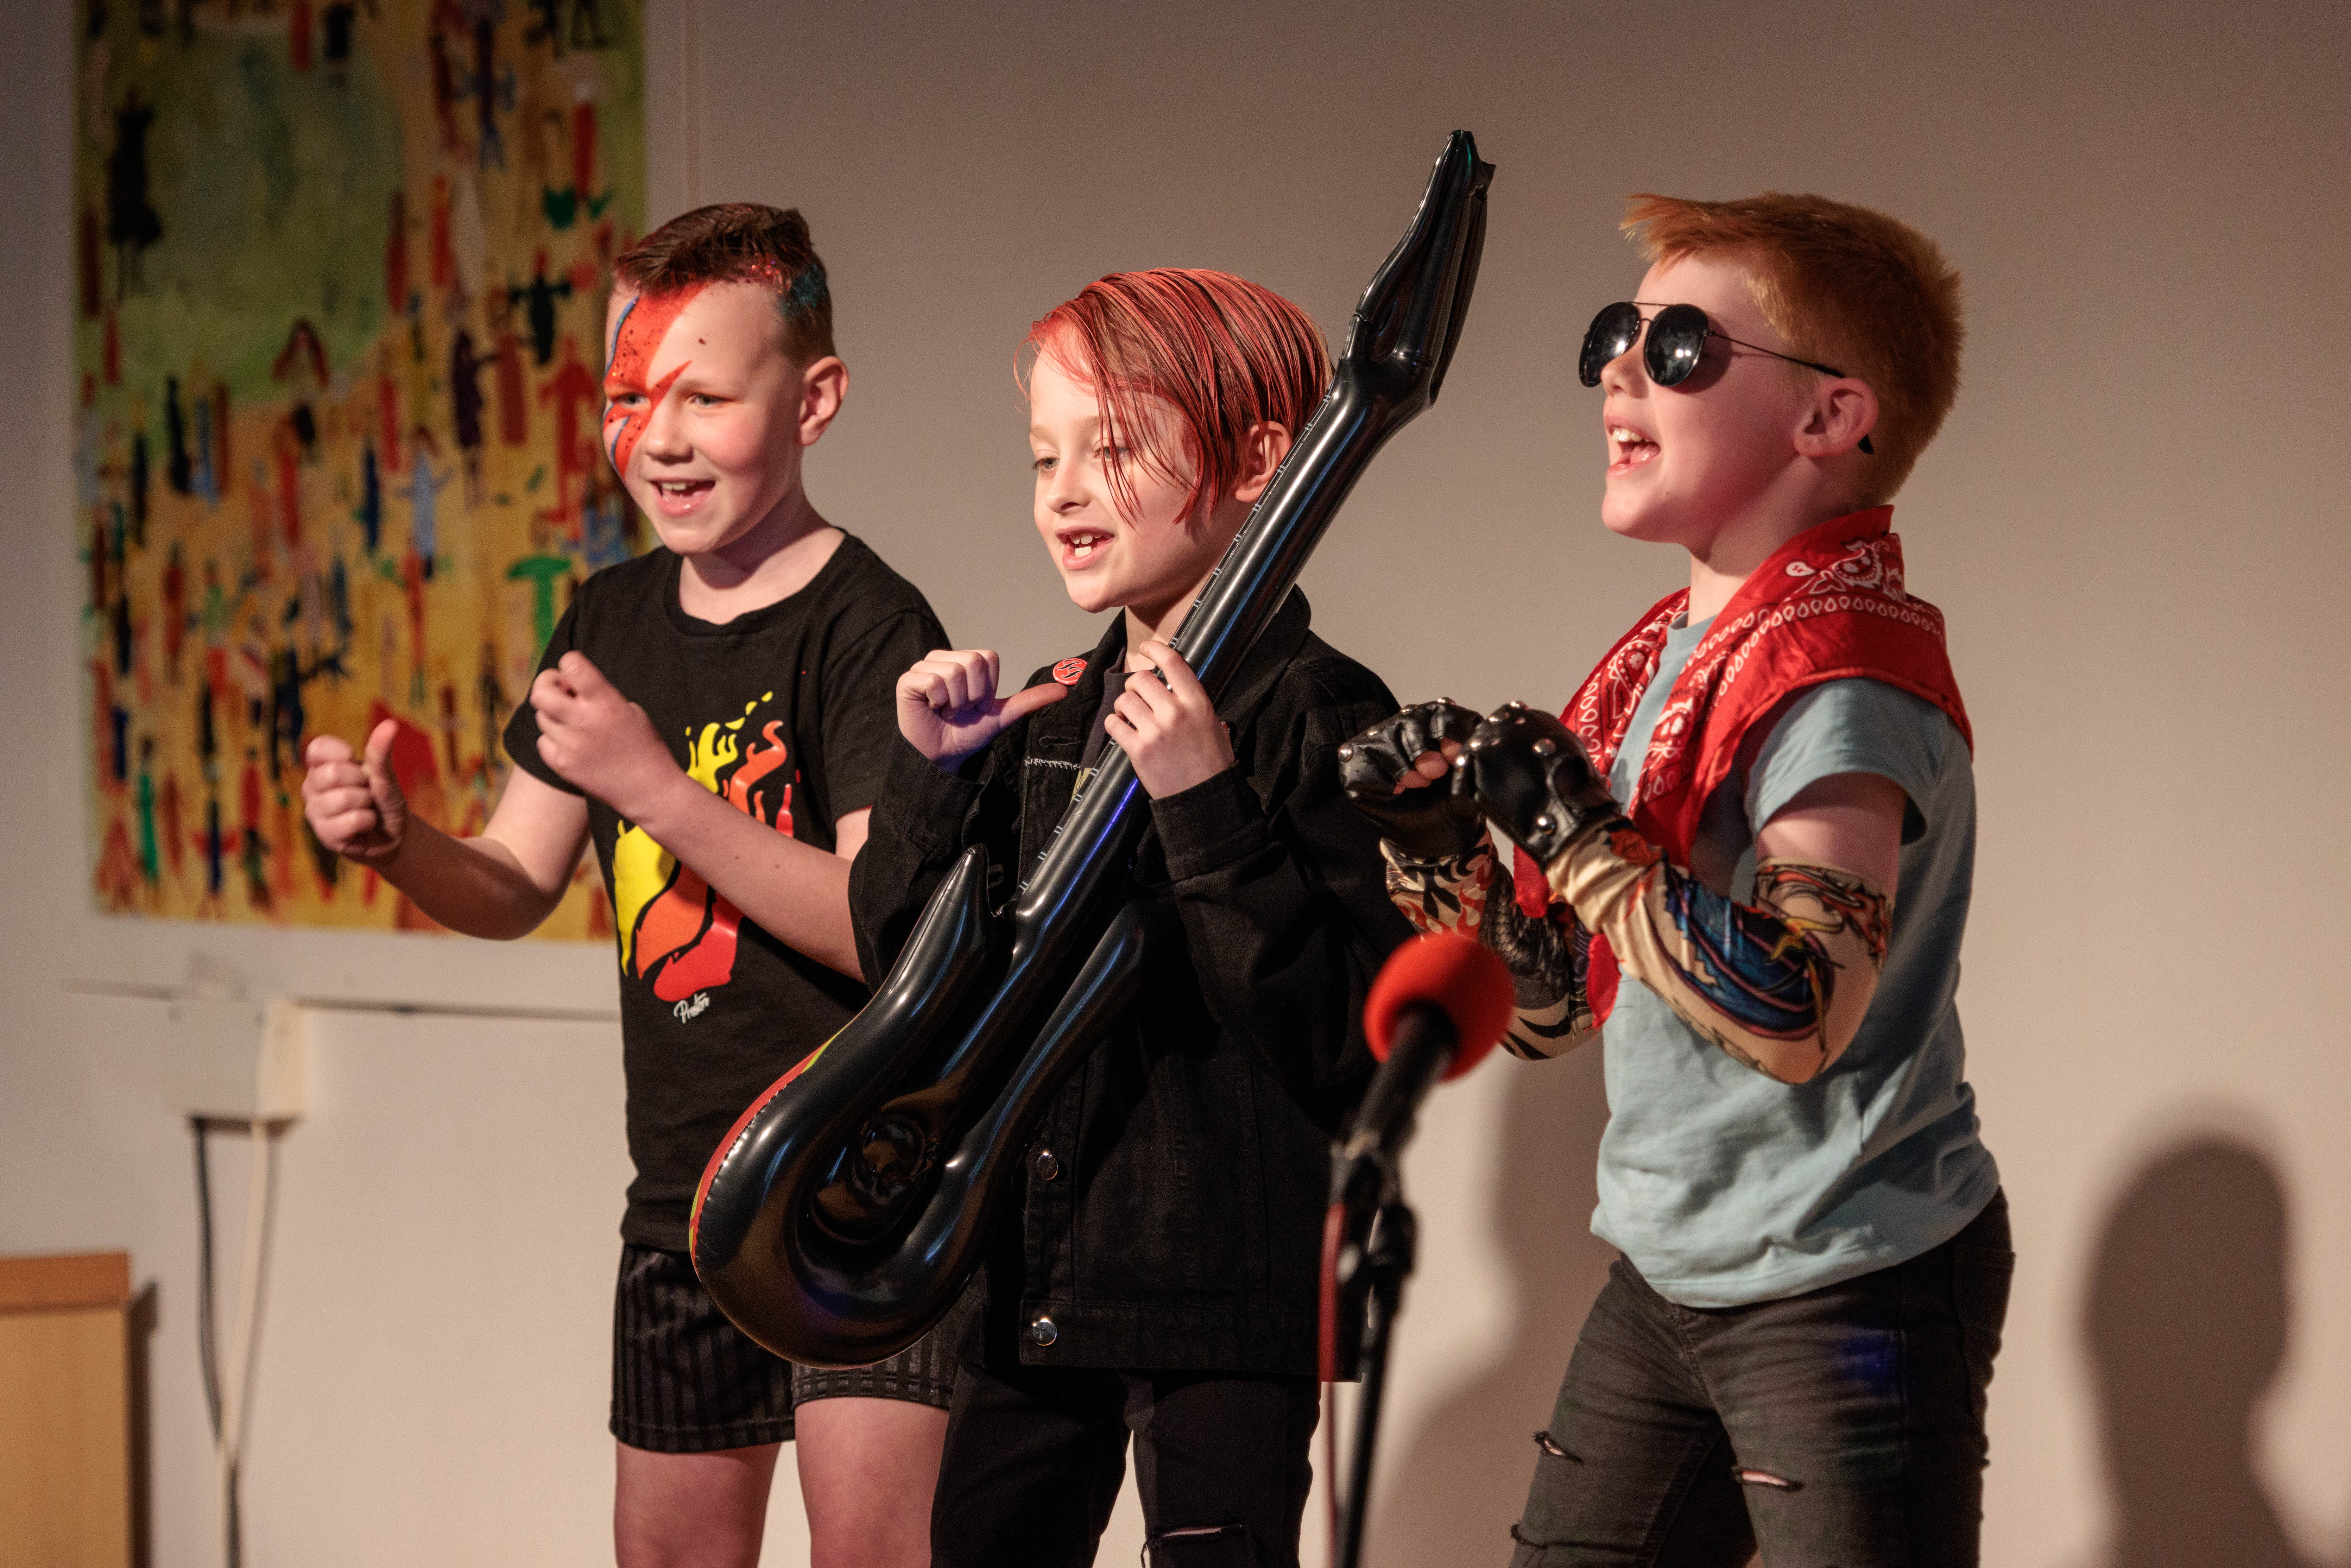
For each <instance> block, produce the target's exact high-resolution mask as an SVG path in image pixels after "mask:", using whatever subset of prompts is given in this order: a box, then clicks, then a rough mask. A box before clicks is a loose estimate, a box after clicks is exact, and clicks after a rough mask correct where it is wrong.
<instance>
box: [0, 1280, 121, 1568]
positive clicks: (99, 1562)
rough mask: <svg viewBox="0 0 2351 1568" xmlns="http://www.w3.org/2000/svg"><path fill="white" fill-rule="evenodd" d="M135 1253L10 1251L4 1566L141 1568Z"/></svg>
mask: <svg viewBox="0 0 2351 1568" xmlns="http://www.w3.org/2000/svg"><path fill="white" fill-rule="evenodd" d="M139 1315H140V1314H139V1313H138V1312H137V1304H136V1303H134V1301H132V1299H131V1257H130V1254H128V1253H125V1252H90V1253H80V1254H76V1255H72V1256H67V1257H53V1258H0V1568H131V1565H132V1563H134V1561H136V1560H137V1557H138V1555H139V1554H138V1553H137V1552H136V1545H137V1541H136V1532H135V1531H134V1529H133V1509H134V1506H135V1503H136V1498H135V1496H134V1493H135V1490H136V1489H135V1487H134V1480H135V1479H136V1478H135V1476H134V1466H135V1461H136V1458H137V1452H136V1450H135V1448H134V1442H133V1438H134V1425H133V1420H132V1414H133V1406H134V1402H137V1403H143V1401H142V1400H140V1398H139V1396H140V1395H141V1389H140V1388H139V1386H138V1377H137V1375H136V1374H137V1370H138V1368H139V1366H140V1365H141V1349H142V1347H141V1345H139V1344H138V1343H134V1339H133V1336H134V1334H135V1333H140V1332H141V1329H140V1326H139V1325H138V1324H137V1323H136V1322H134V1319H135V1318H136V1317H137V1316H139Z"/></svg>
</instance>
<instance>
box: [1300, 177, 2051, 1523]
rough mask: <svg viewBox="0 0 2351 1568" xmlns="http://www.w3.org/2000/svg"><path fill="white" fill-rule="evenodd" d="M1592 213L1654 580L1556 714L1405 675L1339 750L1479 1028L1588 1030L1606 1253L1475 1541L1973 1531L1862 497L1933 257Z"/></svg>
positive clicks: (1773, 221) (1937, 321) (1610, 405)
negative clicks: (1527, 1453) (1493, 704)
mask: <svg viewBox="0 0 2351 1568" xmlns="http://www.w3.org/2000/svg"><path fill="white" fill-rule="evenodd" d="M1625 228H1626V229H1627V231H1628V232H1629V233H1631V234H1632V235H1634V236H1635V238H1636V239H1637V240H1638V241H1639V243H1640V246H1641V248H1642V250H1643V252H1644V254H1645V256H1646V260H1647V261H1648V262H1649V263H1650V267H1649V269H1648V273H1647V275H1646V277H1643V278H1642V280H1641V282H1640V285H1639V287H1638V291H1637V294H1636V297H1635V298H1633V299H1630V300H1626V301H1624V302H1621V303H1619V304H1615V305H1611V306H1609V307H1607V308H1605V309H1604V310H1602V311H1601V312H1600V314H1599V315H1598V317H1597V318H1595V319H1594V320H1593V324H1592V328H1591V329H1590V331H1589V333H1588V334H1587V335H1586V337H1585V340H1584V345H1583V362H1582V372H1583V382H1584V383H1585V384H1586V385H1587V386H1592V387H1595V388H1598V389H1600V390H1601V391H1602V392H1603V394H1604V396H1603V400H1602V402H1601V408H1600V413H1601V425H1602V433H1603V435H1604V439H1605V440H1606V442H1607V444H1608V452H1609V458H1610V461H1609V465H1608V470H1607V490H1606V495H1605V497H1604V500H1603V501H1602V504H1601V513H1600V515H1601V520H1602V521H1603V522H1604V524H1605V525H1606V526H1607V527H1608V528H1609V529H1610V530H1612V531H1613V532H1614V533H1616V534H1619V535H1621V536H1624V537H1625V538H1635V539H1642V540H1646V541H1650V542H1655V543H1658V544H1666V545H1671V546H1673V547H1675V548H1677V549H1680V550H1681V551H1683V552H1684V554H1685V557H1686V559H1687V569H1688V573H1689V579H1688V580H1689V586H1688V587H1687V589H1686V590H1683V591H1677V592H1675V593H1673V594H1670V595H1668V596H1667V598H1666V599H1664V600H1663V601H1659V602H1658V603H1657V604H1656V605H1655V606H1653V607H1652V608H1651V609H1650V610H1649V611H1648V612H1646V614H1645V615H1643V616H1642V618H1641V619H1640V621H1639V622H1637V623H1636V624H1635V626H1634V628H1633V630H1632V631H1631V632H1627V633H1626V634H1625V637H1624V638H1623V639H1621V640H1620V641H1619V642H1618V643H1617V644H1616V646H1615V647H1614V650H1612V651H1611V652H1610V653H1609V654H1608V656H1607V657H1606V658H1605V659H1604V660H1603V661H1602V662H1601V664H1600V666H1599V667H1598V668H1597V669H1596V670H1594V671H1593V673H1592V674H1591V676H1590V677H1589V678H1588V679H1587V680H1586V681H1585V683H1584V684H1583V686H1582V687H1581V688H1580V689H1579V690H1578V692H1577V694H1576V695H1575V697H1574V699H1573V701H1572V702H1571V703H1570V704H1569V705H1568V707H1567V709H1566V711H1565V712H1564V713H1562V715H1561V716H1560V717H1559V718H1558V719H1556V720H1554V719H1552V718H1551V717H1550V716H1548V715H1546V714H1544V713H1541V712H1539V711H1537V710H1535V709H1532V708H1530V707H1526V706H1520V705H1517V704H1513V705H1512V706H1510V707H1507V708H1504V709H1501V710H1499V711H1498V712H1496V713H1495V714H1493V715H1491V716H1489V717H1487V718H1486V719H1485V720H1483V721H1482V722H1480V721H1479V719H1478V718H1477V716H1475V715H1473V714H1468V713H1465V712H1464V711H1463V710H1461V709H1459V708H1458V707H1455V706H1453V705H1451V704H1449V703H1442V702H1439V703H1427V704H1423V705H1420V706H1416V707H1413V708H1408V709H1406V710H1405V711H1404V712H1403V713H1400V714H1398V715H1396V716H1394V717H1393V718H1391V719H1389V720H1387V721H1385V722H1384V723H1383V724H1380V725H1378V726H1375V727H1373V728H1372V729H1370V730H1367V731H1366V732H1364V734H1362V735H1359V736H1357V737H1354V739H1353V741H1351V742H1350V744H1349V749H1348V757H1347V762H1346V769H1347V776H1348V790H1349V792H1350V794H1352V795H1353V796H1354V797H1355V798H1356V800H1357V802H1358V804H1359V805H1360V806H1361V807H1362V808H1363V809H1364V811H1365V812H1366V814H1368V815H1370V816H1372V817H1373V818H1374V819H1375V820H1376V821H1379V822H1380V824H1381V826H1382V831H1383V837H1384V843H1383V845H1382V849H1383V852H1384V856H1385V858H1386V860H1387V862H1388V865H1389V880H1390V888H1391V892H1392V893H1393V894H1394V895H1395V898H1396V900H1397V902H1398V904H1399V905H1400V906H1402V907H1403V908H1404V909H1405V911H1406V913H1407V914H1408V915H1410V916H1411V917H1412V918H1413V919H1414V920H1415V921H1416V923H1417V924H1419V925H1423V926H1424V927H1445V928H1451V929H1454V930H1459V931H1465V932H1469V933H1472V934H1474V935H1475V936H1478V937H1479V939H1480V940H1481V941H1483V942H1485V943H1486V944H1487V945H1488V946H1490V947H1492V948H1494V949H1495V950H1496V951H1497V952H1499V954H1500V955H1501V956H1503V958H1504V959H1505V961H1506V962H1507V963H1508V964H1509V965H1510V969H1511V971H1512V974H1513V977H1515V979H1516V980H1517V982H1518V993H1519V995H1518V999H1519V1004H1520V1006H1519V1015H1518V1019H1517V1021H1516V1023H1515V1025H1514V1027H1513V1029H1512V1030H1511V1033H1510V1037H1509V1040H1508V1044H1509V1047H1510V1050H1511V1051H1514V1052H1516V1053H1517V1054H1519V1055H1521V1056H1526V1057H1533V1058H1541V1057H1548V1056H1555V1055H1558V1054H1560V1053H1561V1052H1562V1051H1567V1050H1570V1049H1572V1048H1573V1047H1574V1046H1576V1045H1578V1044H1580V1043H1582V1042H1583V1041H1585V1040H1591V1039H1593V1037H1595V1036H1597V1037H1598V1038H1599V1039H1600V1040H1601V1049H1602V1050H1603V1051H1604V1053H1605V1055H1606V1058H1607V1088H1608V1103H1609V1112H1610V1120H1609V1124H1608V1129H1607V1132H1606V1133H1605V1134H1604V1136H1603V1138H1602V1140H1601V1146H1600V1172H1599V1182H1598V1186H1599V1197H1600V1201H1599V1207H1598V1210H1597V1212H1596V1213H1595V1214H1594V1215H1593V1222H1592V1228H1593V1231H1594V1232H1595V1233H1596V1234H1598V1235H1599V1236H1601V1237H1602V1238H1603V1239H1606V1240H1608V1241H1611V1242H1613V1243H1614V1244H1615V1246H1616V1247H1617V1248H1618V1249H1619V1250H1620V1251H1621V1252H1622V1253H1623V1254H1624V1257H1623V1259H1622V1260H1621V1261H1619V1262H1618V1264H1617V1265H1616V1266H1615V1268H1614V1270H1612V1271H1611V1273H1610V1277H1609V1281H1608V1283H1607V1285H1606V1287H1605V1288H1604V1290H1603V1291H1601V1293H1600V1297H1599V1299H1598V1301H1595V1302H1594V1303H1593V1308H1592V1311H1591V1313H1590V1315H1589V1316H1588V1317H1587V1318H1586V1320H1585V1322H1584V1325H1583V1333H1582V1337H1581V1338H1580V1340H1579V1342H1578V1343H1577V1346H1576V1350H1575V1354H1574V1357H1573V1360H1572V1361H1571V1363H1570V1364H1569V1366H1568V1370H1567V1374H1566V1377H1565V1380H1564V1382H1563V1383H1562V1386H1561V1388H1560V1391H1559V1398H1558V1403H1557V1406H1556V1409H1555V1411H1554V1413H1553V1416H1552V1423H1551V1425H1550V1427H1549V1428H1548V1429H1547V1430H1545V1431H1542V1432H1539V1433H1537V1434H1536V1435H1535V1441H1536V1445H1537V1450H1538V1451H1537V1457H1536V1460H1535V1475H1534V1480H1533V1483H1532V1485H1531V1488H1530V1490H1529V1494H1528V1499H1527V1506H1526V1511H1525V1514H1524V1516H1523V1517H1522V1518H1521V1519H1520V1522H1519V1524H1518V1525H1517V1526H1516V1527H1514V1528H1513V1530H1512V1531H1511V1533H1512V1536H1513V1537H1514V1539H1515V1541H1516V1542H1517V1548H1516V1552H1515V1555H1514V1556H1513V1558H1512V1562H1513V1563H1514V1564H1515V1565H1516V1568H1565V1565H1566V1564H1570V1563H1602V1562H1606V1563H1633V1562H1640V1563H1656V1564H1658V1565H1660V1568H1703V1565H1712V1564H1731V1563H1745V1562H1747V1561H1748V1560H1749V1558H1750V1555H1751V1554H1752V1553H1753V1552H1756V1551H1757V1550H1758V1549H1759V1548H1760V1550H1761V1554H1762V1559H1763V1561H1765V1562H1768V1563H1844V1564H1847V1565H1849V1568H1860V1565H1862V1564H1879V1563H1911V1564H1918V1565H1920V1568H1928V1565H1932V1568H1973V1564H1974V1563H1975V1562H1976V1559H1977V1537H1978V1531H1979V1528H1980V1521H1981V1497H1982V1486H1983V1466H1984V1462H1985V1457H1986V1453H1987V1449H1986V1446H1985V1441H1984V1409H1985V1389H1986V1385H1988V1384H1989V1382H1990V1381H1991V1363H1992V1357H1993V1355H1994V1353H1995V1352H1996V1351H1997V1350H1998V1348H1999V1344H2000V1334H2001V1322H2002V1319H2003V1316H2004V1313H2005V1311H2006V1301H2007V1294H2008V1281H2009V1275H2010V1271H2011V1269H2012V1267H2013V1261H2014V1260H2013V1255H2012V1253H2011V1249H2010V1243H2009V1228H2008V1216H2007V1203H2006V1200H2005V1198H2003V1197H2002V1196H2001V1188H2000V1175H1999V1171H1998V1168H1997V1167H1996V1166H1995V1165H1994V1164H1993V1161H1992V1157H1991V1154H1990V1153H1989V1152H1988V1151H1987V1150H1986V1149H1985V1147H1984V1145H1983V1141H1982V1138H1981V1136H1980V1128H1979V1125H1978V1122H1977V1117H1976V1108H1975V1095H1974V1092H1973V1091H1972V1090H1971V1089H1970V1087H1969V1085H1968V1083H1967V1081H1966V1072H1965V1066H1966V1052H1965V1047H1964V1043H1963V1041H1962V1039H1961V1035H1960V1030H1959V1013H1958V1010H1957V1008H1956V1006H1955V1004H1954V1000H1953V998H1954V995H1955V992H1956V989H1957V987H1958V982H1959V943H1960V938H1961V936H1962V935H1963V933H1964V931H1965V928H1966V923H1967V913H1968V904H1969V893H1970V878H1971V874H1972V866H1973V856H1974V846H1975V795H1974V785H1973V781H1972V772H1971V766H1970V745H1971V740H1970V730H1969V727H1968V720H1967V712H1966V709H1965V706H1963V705H1962V703H1961V702H1960V700H1959V687H1958V685H1957V682H1956V681H1955V679H1954V677H1953V675H1952V673H1951V667H1950V663H1949V658H1948V657H1947V656H1946V653H1945V651H1944V632H1943V619H1942V616H1941V614H1940V612H1938V611H1937V610H1936V609H1935V608H1934V606H1932V605H1931V604H1928V603H1927V602H1926V601H1923V600H1919V599H1917V598H1914V597H1912V596H1911V595H1910V593H1909V592H1908V591H1907V587H1906V584H1905V580H1904V573H1903V565H1902V551H1901V542H1900V540H1899V539H1898V538H1896V536H1895V535H1893V534H1892V533H1891V532H1889V531H1888V524H1889V520H1890V515H1891V512H1892V507H1890V506H1889V505H1888V504H1887V503H1889V502H1890V501H1891V500H1892V498H1893V497H1894V494H1895V492H1896V490H1897V489H1898V488H1899V487H1900V486H1901V484H1902V482H1903V480H1904V479H1905V478H1906V477H1907V475H1908V473H1909V470H1910V466H1911V465H1912V464H1913V463H1914V462H1915V461H1916V460H1917V456H1918V455H1919V453H1920V452H1921V451H1922V450H1923V449H1924V448H1925V447H1926V445H1927V444H1928V442H1929V441H1931V440H1932V439H1933V438H1934V435H1935V433H1936V430H1937V428H1938V426H1939V425H1940V424H1941V423H1942V421H1943V418H1944V415H1945V414H1946V413H1948V412H1949V409H1950V407H1951V404H1952V402H1953V400H1954V399H1955V397H1956V396H1957V392H1958V387H1959V342H1960V336H1961V327H1960V316H1959V277H1958V275H1957V274H1956V273H1955V272H1953V271H1952V270H1951V268H1950V267H1949V265H1948V264H1947V263H1946V262H1945V261H1944V260H1943V257H1942V256H1941V254H1940V253H1939V252H1938V250H1937V249H1936V247H1935V246H1934V245H1933V244H1932V242H1930V241H1928V239H1927V238H1926V237H1925V236H1924V235H1919V234H1918V233H1917V232H1916V231H1915V230H1912V229H1910V228H1908V227H1907V226H1906V225H1902V224H1900V223H1897V222H1896V221H1895V220H1894V219H1892V218H1889V217H1887V216H1886V215H1885V214H1881V213H1876V212H1871V211H1869V210H1867V209H1865V208H1861V207H1855V206H1849V205H1846V204H1842V203H1837V202H1831V201H1826V200H1824V199H1823V198H1820V197H1816V196H1790V195H1780V194H1765V195H1761V196H1758V197H1753V198H1750V199H1748V200H1744V201H1732V202H1693V201H1681V200H1675V199H1670V198H1667V197H1662V196H1646V197H1635V204H1634V206H1633V209H1632V211H1631V213H1630V214H1628V216H1627V218H1626V221H1625ZM1489 822H1491V823H1493V824H1494V825H1495V826H1496V827H1498V828H1499V829H1500V830H1501V831H1502V833H1503V834H1504V835H1505V836H1507V837H1508V838H1509V840H1510V841H1511V842H1512V843H1513V844H1514V845H1516V846H1517V850H1516V863H1515V869H1511V868H1510V867H1505V866H1504V865H1503V864H1501V862H1499V860H1498V859H1497V857H1496V855H1495V853H1494V852H1493V848H1492V846H1491V844H1490V843H1489V840H1488V837H1487V824H1488V823H1489ZM1496 1544H1497V1545H1498V1546H1499V1542H1497V1543H1496Z"/></svg>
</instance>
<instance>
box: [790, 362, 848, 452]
mask: <svg viewBox="0 0 2351 1568" xmlns="http://www.w3.org/2000/svg"><path fill="white" fill-rule="evenodd" d="M848 396H849V367H848V366H847V365H845V364H843V363H841V358H840V356H839V355H836V354H827V355H826V356H825V357H824V358H822V359H820V360H818V361H814V362H812V363H811V364H810V366H809V368H808V369H806V370H804V371H801V372H800V444H801V445H802V446H814V445H815V444H817V441H818V439H819V438H820V437H821V436H822V435H823V434H824V433H825V431H826V429H827V428H829V427H830V426H831V423H832V421H833V416H834V415H836V414H838V413H840V412H841V403H842V402H843V401H845V400H846V399H847V398H848Z"/></svg>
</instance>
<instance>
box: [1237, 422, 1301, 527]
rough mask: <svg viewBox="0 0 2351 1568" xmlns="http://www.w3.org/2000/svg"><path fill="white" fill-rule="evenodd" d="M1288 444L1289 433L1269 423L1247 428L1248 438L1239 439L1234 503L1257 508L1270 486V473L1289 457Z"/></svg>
mask: <svg viewBox="0 0 2351 1568" xmlns="http://www.w3.org/2000/svg"><path fill="white" fill-rule="evenodd" d="M1241 452H1242V461H1241V474H1240V482H1239V483H1238V484H1237V485H1235V486H1233V499H1234V500H1236V501H1241V502H1246V503H1247V504H1249V505H1250V506H1255V505H1256V504H1257V500H1258V497H1260V496H1262V495H1264V494H1265V487H1266V486H1268V485H1270V484H1272V483H1273V474H1274V470H1275V469H1277V468H1279V467H1280V466H1281V460H1282V459H1283V458H1285V457H1287V456H1289V455H1290V431H1289V429H1288V428H1287V427H1286V426H1283V425H1279V424H1275V423H1272V422H1271V421H1270V420H1268V421H1265V422H1263V423H1258V424H1253V425H1251V426H1249V434H1247V435H1245V436H1243V437H1241Z"/></svg>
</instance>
